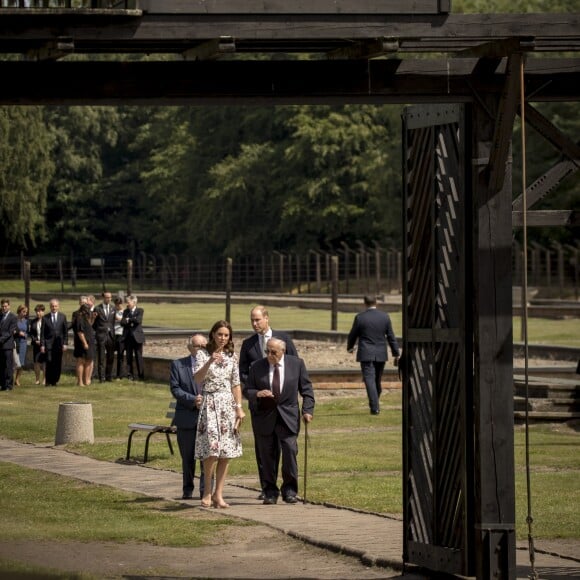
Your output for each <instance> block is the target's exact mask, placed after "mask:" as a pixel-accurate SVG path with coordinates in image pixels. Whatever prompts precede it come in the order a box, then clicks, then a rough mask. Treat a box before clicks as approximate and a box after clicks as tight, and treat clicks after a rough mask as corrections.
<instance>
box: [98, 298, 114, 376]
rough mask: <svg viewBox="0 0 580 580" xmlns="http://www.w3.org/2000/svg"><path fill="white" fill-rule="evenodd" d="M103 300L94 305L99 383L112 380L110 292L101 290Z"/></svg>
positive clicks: (112, 337) (111, 306)
mask: <svg viewBox="0 0 580 580" xmlns="http://www.w3.org/2000/svg"><path fill="white" fill-rule="evenodd" d="M102 296H103V302H102V304H99V305H98V306H96V307H95V321H94V322H93V328H94V329H95V338H96V345H97V375H98V377H99V381H100V382H101V383H103V382H105V381H109V382H110V381H112V380H113V362H114V360H115V331H114V324H115V306H114V305H113V304H112V303H111V299H112V295H111V293H110V292H103V294H102Z"/></svg>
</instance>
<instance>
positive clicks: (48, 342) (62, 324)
mask: <svg viewBox="0 0 580 580" xmlns="http://www.w3.org/2000/svg"><path fill="white" fill-rule="evenodd" d="M67 344H68V324H67V321H66V316H65V315H64V314H63V313H62V312H59V313H58V314H57V319H56V323H55V324H53V323H52V312H49V313H48V314H45V315H44V318H43V319H42V336H41V338H40V345H41V346H44V348H45V349H46V350H47V351H48V350H53V349H55V348H62V347H63V346H65V345H67Z"/></svg>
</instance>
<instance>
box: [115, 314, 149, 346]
mask: <svg viewBox="0 0 580 580" xmlns="http://www.w3.org/2000/svg"><path fill="white" fill-rule="evenodd" d="M142 324H143V308H135V312H134V313H133V314H132V313H131V310H130V309H129V308H125V310H124V311H123V319H122V320H121V326H122V327H123V338H124V339H125V340H127V338H129V337H131V338H133V340H134V341H135V342H136V343H138V344H143V343H144V342H145V334H144V333H143V326H141V325H142Z"/></svg>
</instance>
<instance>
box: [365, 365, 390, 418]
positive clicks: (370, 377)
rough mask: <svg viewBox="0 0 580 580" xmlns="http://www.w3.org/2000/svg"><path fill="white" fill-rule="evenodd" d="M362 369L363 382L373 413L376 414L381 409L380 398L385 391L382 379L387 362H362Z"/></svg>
mask: <svg viewBox="0 0 580 580" xmlns="http://www.w3.org/2000/svg"><path fill="white" fill-rule="evenodd" d="M360 368H361V370H362V376H363V381H364V383H365V388H366V390H367V397H368V399H369V407H370V409H371V412H373V413H374V412H376V411H378V410H379V409H380V405H379V397H380V396H381V393H382V391H383V389H382V387H381V379H382V378H383V370H384V369H385V361H382V362H379V361H362V362H361V363H360Z"/></svg>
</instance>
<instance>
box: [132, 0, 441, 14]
mask: <svg viewBox="0 0 580 580" xmlns="http://www.w3.org/2000/svg"><path fill="white" fill-rule="evenodd" d="M138 5H139V8H140V9H141V10H143V11H144V12H147V13H149V14H249V15H257V14H369V13H373V14H440V13H442V12H449V11H450V8H451V6H450V2H449V1H443V2H441V1H440V0H414V1H413V2H409V0H292V1H291V2H281V1H276V0H243V1H241V0H204V1H203V2H198V1H193V2H192V0H139V2H138Z"/></svg>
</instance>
